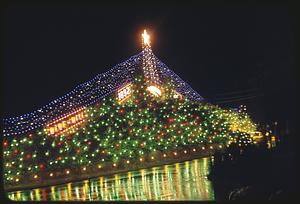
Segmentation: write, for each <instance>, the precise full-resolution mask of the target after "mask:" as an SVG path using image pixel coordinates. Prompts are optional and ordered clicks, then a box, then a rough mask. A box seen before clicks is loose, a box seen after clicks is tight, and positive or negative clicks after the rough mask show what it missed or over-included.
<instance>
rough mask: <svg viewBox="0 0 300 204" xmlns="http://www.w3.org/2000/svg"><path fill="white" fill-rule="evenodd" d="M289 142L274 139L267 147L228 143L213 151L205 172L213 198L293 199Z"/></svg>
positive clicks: (293, 163) (293, 161) (295, 178)
mask: <svg viewBox="0 0 300 204" xmlns="http://www.w3.org/2000/svg"><path fill="white" fill-rule="evenodd" d="M291 146H292V145H291V144H289V143H287V142H283V143H282V142H281V143H277V145H276V147H273V148H267V144H266V143H265V142H262V143H261V144H260V145H257V146H247V147H242V148H241V147H238V146H236V145H231V146H230V148H228V151H227V152H226V153H216V154H215V156H214V158H213V164H214V165H213V166H212V169H211V172H210V174H209V179H210V180H212V182H213V185H214V190H215V199H216V200H222V201H223V200H291V199H296V198H297V197H299V196H297V193H296V189H298V187H297V185H298V184H297V181H298V172H297V169H296V168H297V166H296V155H295V154H294V151H293V149H292V148H291Z"/></svg>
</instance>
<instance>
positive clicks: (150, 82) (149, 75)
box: [142, 30, 161, 96]
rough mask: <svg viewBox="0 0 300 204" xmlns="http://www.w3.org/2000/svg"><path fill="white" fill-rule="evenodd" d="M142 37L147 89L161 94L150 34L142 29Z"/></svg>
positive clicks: (157, 94)
mask: <svg viewBox="0 0 300 204" xmlns="http://www.w3.org/2000/svg"><path fill="white" fill-rule="evenodd" d="M142 39H143V44H142V45H143V58H142V61H143V65H142V66H143V72H144V76H145V78H146V84H147V87H148V88H147V90H149V91H150V92H151V93H152V94H153V95H155V96H159V95H161V91H160V89H159V84H160V82H159V76H158V72H157V68H156V62H155V57H154V56H153V53H152V50H151V46H150V36H149V35H148V33H147V31H146V30H144V33H143V34H142Z"/></svg>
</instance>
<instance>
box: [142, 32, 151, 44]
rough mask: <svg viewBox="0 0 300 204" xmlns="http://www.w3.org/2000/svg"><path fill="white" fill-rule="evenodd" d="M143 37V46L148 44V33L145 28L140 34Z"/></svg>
mask: <svg viewBox="0 0 300 204" xmlns="http://www.w3.org/2000/svg"><path fill="white" fill-rule="evenodd" d="M142 37H143V40H144V41H143V45H144V46H150V35H148V33H147V31H146V29H145V30H144V33H143V34H142Z"/></svg>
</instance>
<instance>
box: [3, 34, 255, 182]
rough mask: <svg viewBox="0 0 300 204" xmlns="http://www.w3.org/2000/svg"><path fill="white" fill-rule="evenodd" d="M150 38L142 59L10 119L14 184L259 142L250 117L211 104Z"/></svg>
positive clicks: (8, 162) (9, 172)
mask: <svg viewBox="0 0 300 204" xmlns="http://www.w3.org/2000/svg"><path fill="white" fill-rule="evenodd" d="M144 34H145V33H144ZM146 39H148V40H147V41H144V49H143V51H142V52H141V54H138V55H136V56H134V57H132V58H130V59H129V60H128V61H126V62H125V63H121V64H119V65H117V66H115V67H114V68H113V69H112V70H110V71H108V72H106V73H104V74H102V75H99V76H97V77H96V78H94V79H92V80H91V81H89V82H86V83H84V84H82V85H79V86H78V87H76V89H74V90H73V91H72V92H71V93H69V94H67V95H66V96H65V97H62V98H60V99H59V100H57V101H56V102H55V103H53V102H52V103H51V105H50V106H46V107H44V108H42V109H39V110H38V111H37V112H34V113H33V114H29V115H26V116H21V117H18V118H15V119H7V120H5V122H6V123H5V125H6V126H5V129H4V130H5V132H4V135H5V136H6V137H4V141H3V147H4V178H5V181H4V182H5V183H6V184H9V185H14V184H16V183H22V182H24V183H26V182H32V181H36V182H39V181H40V180H41V179H46V180H47V179H52V178H57V177H58V178H60V176H61V178H63V177H64V176H69V175H72V174H82V173H89V172H90V171H93V169H94V168H96V170H97V171H99V170H100V169H101V170H104V171H105V170H106V171H107V170H110V169H111V168H119V167H126V165H136V164H137V163H139V162H145V161H155V160H160V159H163V158H165V159H168V158H169V157H170V154H171V155H172V157H179V156H180V155H183V154H187V152H190V150H191V149H192V150H193V152H198V151H206V150H214V149H216V148H218V147H219V148H222V147H223V146H226V145H228V144H230V143H232V142H236V143H239V144H240V145H247V144H249V143H251V142H252V140H251V137H250V136H249V132H253V131H255V128H256V127H255V125H254V124H253V122H252V121H251V119H250V118H249V116H248V115H247V114H246V113H238V112H235V111H231V110H224V109H221V108H219V107H218V106H215V105H212V104H208V103H206V102H204V101H203V98H202V97H201V96H200V95H199V94H198V93H197V92H195V91H194V90H193V89H191V88H190V87H189V86H188V85H187V84H186V83H185V82H183V81H182V80H181V79H180V78H179V77H178V76H177V75H176V74H174V73H173V72H172V71H171V70H170V69H168V68H167V67H166V66H165V65H164V64H162V63H161V62H160V61H159V60H157V58H156V57H155V56H154V54H153V53H152V51H151V49H150V39H149V38H146ZM71 110H72V111H71ZM39 116H40V117H39ZM21 118H22V119H21ZM50 119H51V120H50ZM21 121H23V122H24V123H22V124H23V125H21V123H20V122H21ZM49 121H50V122H49ZM30 122H32V123H30ZM18 123H20V124H18ZM30 124H32V127H33V128H31V126H30ZM42 124H43V126H40V125H42ZM82 124H84V125H82ZM14 125H16V126H15V127H14ZM77 127H81V128H77ZM75 130H76V131H75ZM14 135H17V136H14ZM49 135H55V136H56V137H49ZM215 144H217V146H214V145H215Z"/></svg>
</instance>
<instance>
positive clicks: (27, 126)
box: [3, 49, 203, 136]
mask: <svg viewBox="0 0 300 204" xmlns="http://www.w3.org/2000/svg"><path fill="white" fill-rule="evenodd" d="M144 52H148V54H149V50H147V49H144V50H143V51H142V52H140V53H139V54H137V55H134V56H132V57H130V58H129V59H128V60H126V61H124V62H122V63H119V64H117V65H115V66H114V67H113V68H111V69H110V70H108V71H107V72H104V73H101V74H98V75H97V76H96V77H94V78H93V79H91V80H89V81H87V82H85V83H82V84H80V85H78V86H76V87H75V88H74V89H73V90H72V91H70V92H69V93H67V94H66V95H64V96H62V97H59V98H57V99H55V100H53V101H51V102H50V103H49V104H47V105H45V106H43V107H41V108H39V109H38V110H36V111H33V112H31V113H28V114H24V115H21V116H18V117H13V118H7V119H4V130H3V133H4V136H9V135H19V134H25V133H27V132H29V131H31V130H35V129H37V128H40V127H42V126H44V125H46V124H47V123H49V122H51V121H53V120H54V119H56V118H58V117H60V116H63V115H65V114H67V113H70V112H72V111H74V110H76V109H79V108H81V107H83V106H89V105H92V104H95V103H96V102H98V101H99V100H101V99H102V98H104V97H105V96H107V95H110V94H112V93H114V92H115V91H116V90H118V89H119V88H120V87H122V86H124V85H125V84H126V83H128V82H131V81H132V80H133V79H134V78H133V77H134V73H135V71H136V70H138V69H141V68H142V66H141V65H142V57H143V54H144ZM150 56H151V58H152V59H151V60H154V62H155V64H156V70H157V73H158V75H159V78H160V79H164V78H169V77H170V78H171V80H172V82H173V83H174V85H175V89H176V91H177V92H178V93H180V94H182V95H183V96H185V97H187V98H188V99H190V100H192V101H201V100H203V97H201V96H200V95H199V94H198V93H197V92H196V91H194V90H193V89H192V88H191V87H190V86H189V85H188V84H187V83H185V82H184V81H183V80H182V79H181V78H180V77H179V76H178V75H176V74H175V73H174V72H173V71H172V70H171V69H169V68H168V67H167V66H166V65H165V64H164V63H162V62H161V61H160V60H159V59H158V58H157V57H156V56H155V55H154V54H153V53H152V51H151V49H150Z"/></svg>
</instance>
